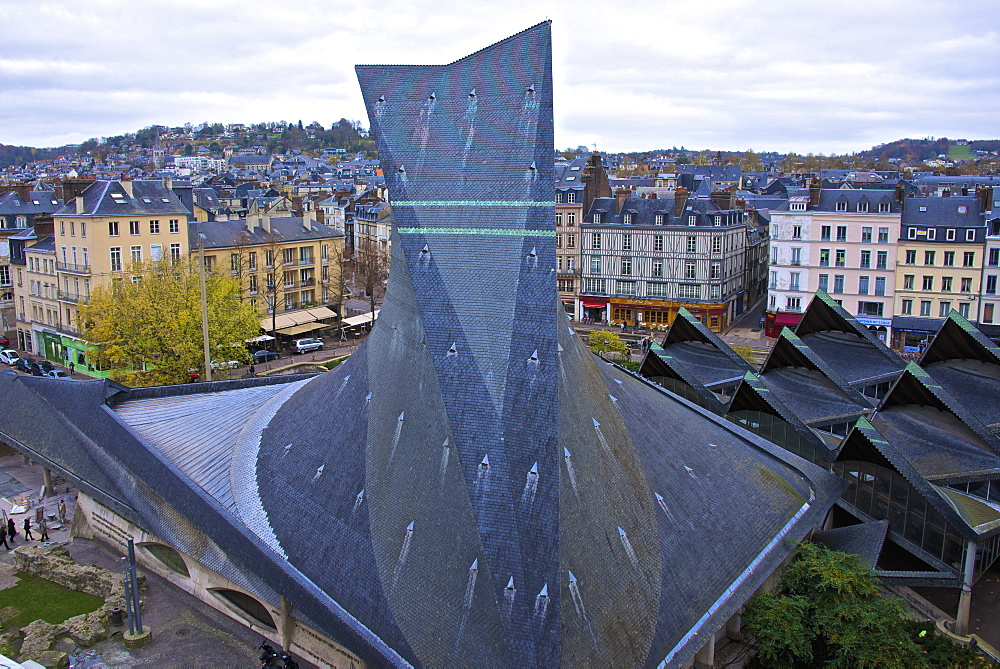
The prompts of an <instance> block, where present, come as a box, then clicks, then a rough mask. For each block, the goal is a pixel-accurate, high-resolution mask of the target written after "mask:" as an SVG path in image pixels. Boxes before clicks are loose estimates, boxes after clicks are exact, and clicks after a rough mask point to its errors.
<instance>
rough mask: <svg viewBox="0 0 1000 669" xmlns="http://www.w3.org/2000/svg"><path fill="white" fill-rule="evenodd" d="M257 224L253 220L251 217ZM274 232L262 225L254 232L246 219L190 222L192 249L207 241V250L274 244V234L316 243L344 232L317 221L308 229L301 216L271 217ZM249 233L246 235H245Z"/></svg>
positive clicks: (287, 240)
mask: <svg viewBox="0 0 1000 669" xmlns="http://www.w3.org/2000/svg"><path fill="white" fill-rule="evenodd" d="M250 220H251V221H253V217H252V216H251V217H250ZM269 221H270V227H271V232H270V233H268V231H267V230H266V229H264V228H263V227H261V226H255V227H254V229H253V232H250V231H249V230H247V225H246V219H241V220H237V221H209V222H207V223H193V222H192V223H189V224H188V236H189V238H190V243H191V248H195V247H196V246H197V245H198V243H199V242H201V241H204V242H205V248H207V249H211V248H228V247H231V246H234V245H236V244H237V243H238V242H242V244H244V245H253V244H267V243H270V240H271V237H272V235H273V236H275V237H276V238H277V239H280V240H281V241H283V242H289V241H313V240H320V239H333V238H336V237H343V236H344V233H343V232H337V231H336V230H335V229H334V228H331V227H329V226H327V225H324V224H322V223H317V222H315V221H313V222H312V223H311V224H310V225H311V227H309V228H307V227H305V226H304V225H303V224H302V217H300V216H283V217H277V216H272V217H269ZM244 233H246V234H244Z"/></svg>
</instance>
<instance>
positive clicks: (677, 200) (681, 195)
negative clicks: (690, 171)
mask: <svg viewBox="0 0 1000 669" xmlns="http://www.w3.org/2000/svg"><path fill="white" fill-rule="evenodd" d="M687 201H688V189H687V188H685V187H684V186H678V187H677V190H675V191H674V218H680V217H681V216H683V215H684V207H686V206H687Z"/></svg>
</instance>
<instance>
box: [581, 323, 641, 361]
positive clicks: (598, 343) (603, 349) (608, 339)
mask: <svg viewBox="0 0 1000 669" xmlns="http://www.w3.org/2000/svg"><path fill="white" fill-rule="evenodd" d="M590 350H591V351H593V352H594V353H596V354H597V355H599V356H601V357H602V358H612V359H616V360H626V359H628V358H629V357H630V356H631V351H629V348H628V344H627V343H625V342H624V341H622V338H621V337H619V336H618V335H617V334H615V333H614V332H609V331H607V330H596V331H594V332H592V333H590Z"/></svg>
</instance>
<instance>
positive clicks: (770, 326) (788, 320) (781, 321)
mask: <svg viewBox="0 0 1000 669" xmlns="http://www.w3.org/2000/svg"><path fill="white" fill-rule="evenodd" d="M801 320H802V314H801V313H798V312H791V311H779V312H777V313H773V312H770V311H769V312H767V314H766V315H765V316H764V334H765V335H767V336H768V337H777V336H778V335H780V334H781V328H792V329H793V330H794V329H795V326H796V325H798V324H799V321H801Z"/></svg>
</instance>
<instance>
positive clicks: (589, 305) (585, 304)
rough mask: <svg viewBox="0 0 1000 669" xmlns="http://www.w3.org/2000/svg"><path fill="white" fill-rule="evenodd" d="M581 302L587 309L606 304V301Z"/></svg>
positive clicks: (602, 306)
mask: <svg viewBox="0 0 1000 669" xmlns="http://www.w3.org/2000/svg"><path fill="white" fill-rule="evenodd" d="M582 304H583V306H585V307H586V308H588V309H603V308H604V307H606V306H608V303H607V302H600V303H599V302H583V303H582Z"/></svg>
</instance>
